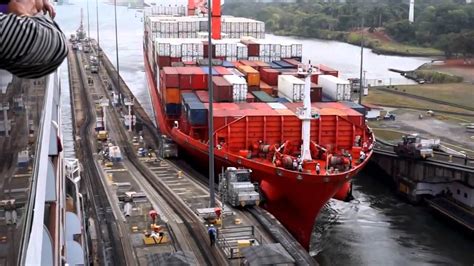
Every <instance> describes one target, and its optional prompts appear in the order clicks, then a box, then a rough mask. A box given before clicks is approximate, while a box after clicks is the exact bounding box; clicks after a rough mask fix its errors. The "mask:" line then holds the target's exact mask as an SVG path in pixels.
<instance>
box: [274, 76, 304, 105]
mask: <svg viewBox="0 0 474 266" xmlns="http://www.w3.org/2000/svg"><path fill="white" fill-rule="evenodd" d="M304 85H305V83H304V81H302V80H301V79H299V78H297V77H294V76H290V75H280V76H278V97H285V98H287V99H288V100H290V101H291V102H298V101H302V100H303V96H304Z"/></svg>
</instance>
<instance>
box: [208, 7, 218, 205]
mask: <svg viewBox="0 0 474 266" xmlns="http://www.w3.org/2000/svg"><path fill="white" fill-rule="evenodd" d="M211 2H212V0H208V1H207V27H208V30H209V34H208V36H207V37H208V42H209V45H208V55H207V59H208V67H209V75H208V76H207V84H208V86H209V117H208V135H209V207H211V208H213V207H215V206H216V202H215V196H214V118H213V116H214V115H213V111H214V108H213V106H212V105H213V103H214V88H213V84H212V23H211V19H212V17H211V12H212V11H211V10H212V5H211Z"/></svg>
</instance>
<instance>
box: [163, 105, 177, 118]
mask: <svg viewBox="0 0 474 266" xmlns="http://www.w3.org/2000/svg"><path fill="white" fill-rule="evenodd" d="M165 109H166V115H176V116H179V115H181V104H177V103H168V104H167V105H166V106H165Z"/></svg>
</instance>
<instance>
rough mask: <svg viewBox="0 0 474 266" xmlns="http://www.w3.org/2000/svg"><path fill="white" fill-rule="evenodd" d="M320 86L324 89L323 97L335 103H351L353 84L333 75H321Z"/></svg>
mask: <svg viewBox="0 0 474 266" xmlns="http://www.w3.org/2000/svg"><path fill="white" fill-rule="evenodd" d="M318 81H319V83H318V85H319V86H321V87H323V95H324V96H325V97H327V98H329V99H331V100H333V101H350V100H351V84H350V82H349V81H348V80H343V79H340V78H337V77H334V76H332V75H320V76H319V78H318Z"/></svg>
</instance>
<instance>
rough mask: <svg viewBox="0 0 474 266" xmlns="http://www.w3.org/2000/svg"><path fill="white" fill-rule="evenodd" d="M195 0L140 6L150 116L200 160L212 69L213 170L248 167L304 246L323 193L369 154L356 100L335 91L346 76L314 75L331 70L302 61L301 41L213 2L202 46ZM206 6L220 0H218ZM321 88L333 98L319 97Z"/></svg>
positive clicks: (267, 203)
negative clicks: (273, 35) (328, 82)
mask: <svg viewBox="0 0 474 266" xmlns="http://www.w3.org/2000/svg"><path fill="white" fill-rule="evenodd" d="M202 2H203V1H194V0H190V3H187V4H186V5H172V6H171V5H170V6H167V5H161V6H152V7H149V8H146V9H145V11H144V15H145V19H144V21H145V34H144V57H145V70H146V74H147V80H148V85H149V90H150V96H151V99H152V104H153V109H154V112H155V117H156V123H157V125H158V126H159V128H160V130H161V132H162V133H163V134H166V135H168V136H170V137H171V138H172V139H173V140H174V141H175V142H176V143H177V144H178V145H179V147H180V151H184V152H185V154H187V155H188V156H190V157H189V158H192V159H191V160H193V161H195V162H200V163H201V164H203V165H207V162H208V149H209V147H208V144H207V143H208V141H209V136H208V133H207V132H208V127H207V121H208V120H207V119H208V108H209V94H208V92H207V88H208V85H209V84H208V75H212V76H213V77H212V82H213V86H214V97H213V101H214V104H213V109H214V115H213V122H214V134H213V136H212V138H214V143H215V144H216V145H215V148H214V149H215V162H216V170H217V171H220V169H221V168H222V167H227V166H234V167H245V168H249V169H252V171H253V172H252V179H253V181H255V182H258V183H259V186H260V191H261V192H262V194H263V198H264V202H263V203H262V204H263V206H264V207H265V208H266V209H267V210H268V211H270V212H271V213H272V214H273V215H274V216H275V217H276V218H277V219H278V220H279V221H280V222H281V223H282V224H283V225H285V227H286V228H287V229H288V230H289V231H290V232H291V233H292V234H293V236H294V237H295V238H296V239H297V240H298V241H299V242H300V243H301V244H302V245H303V246H304V247H306V248H309V243H310V236H311V232H312V229H313V225H314V221H315V218H316V216H317V215H318V213H319V212H320V210H321V208H322V207H323V206H324V204H326V203H327V201H328V200H329V199H331V198H337V199H344V198H346V197H347V196H348V194H349V193H350V180H351V178H352V177H353V176H354V175H356V174H357V173H358V172H359V171H360V170H361V169H363V168H364V166H365V165H366V163H367V161H368V159H369V158H370V156H371V155H372V147H373V143H374V136H373V134H372V132H371V131H370V129H369V128H368V127H367V125H366V124H365V118H364V114H362V113H361V112H360V106H357V104H355V103H353V102H341V101H339V100H349V99H350V91H349V95H348V94H347V88H346V87H345V84H346V83H345V81H342V80H341V81H340V82H338V83H337V84H335V85H334V87H333V86H326V87H322V86H319V85H318V77H320V76H321V75H332V76H335V77H337V76H338V75H339V73H338V72H337V71H336V70H333V69H331V68H329V67H326V66H322V65H321V66H319V67H315V66H310V65H302V64H301V56H302V46H301V45H300V44H296V43H272V42H270V41H266V40H264V39H262V38H264V24H263V23H262V22H259V21H255V20H250V19H245V18H234V17H225V16H224V17H221V15H220V8H214V10H212V11H211V13H212V23H213V31H212V37H213V39H214V40H215V41H213V44H211V45H212V55H210V54H209V52H208V48H209V43H208V42H207V41H206V40H205V37H206V34H207V33H206V32H204V31H205V30H207V27H206V25H207V19H206V18H204V17H202V16H198V15H195V13H202V12H207V9H205V7H204V5H202ZM213 6H214V7H220V3H219V0H215V1H214V3H213ZM200 7H201V8H200ZM177 15H178V16H177ZM201 31H203V32H201ZM248 36H250V37H248ZM209 56H211V57H212V58H213V65H215V66H214V67H213V68H212V71H211V73H210V72H209V70H208V66H205V65H206V62H207V61H208V60H207V59H206V58H208V57H209ZM328 90H333V91H331V92H330V93H326V92H329V91H328ZM326 94H328V95H333V96H334V95H335V97H336V99H333V100H336V101H332V102H322V101H321V99H322V97H323V95H326Z"/></svg>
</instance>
